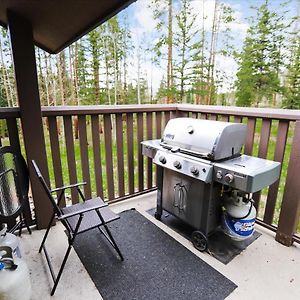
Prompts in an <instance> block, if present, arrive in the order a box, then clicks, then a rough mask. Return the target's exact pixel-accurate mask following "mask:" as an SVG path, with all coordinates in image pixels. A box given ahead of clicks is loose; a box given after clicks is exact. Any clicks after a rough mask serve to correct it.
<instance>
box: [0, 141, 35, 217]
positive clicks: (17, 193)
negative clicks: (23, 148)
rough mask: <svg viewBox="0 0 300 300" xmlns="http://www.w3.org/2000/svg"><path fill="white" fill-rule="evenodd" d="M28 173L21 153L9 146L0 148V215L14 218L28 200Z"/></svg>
mask: <svg viewBox="0 0 300 300" xmlns="http://www.w3.org/2000/svg"><path fill="white" fill-rule="evenodd" d="M28 190H29V174H28V168H27V165H26V162H25V160H24V158H23V156H22V155H21V153H19V152H17V151H15V150H14V148H12V147H10V146H5V147H1V148H0V217H1V220H2V221H6V220H9V219H15V218H16V217H17V216H19V214H20V213H21V212H22V209H23V207H24V205H25V203H26V201H28Z"/></svg>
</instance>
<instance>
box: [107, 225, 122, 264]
mask: <svg viewBox="0 0 300 300" xmlns="http://www.w3.org/2000/svg"><path fill="white" fill-rule="evenodd" d="M103 226H104V228H105V231H106V232H107V234H108V236H109V238H110V240H111V242H112V243H113V245H114V248H115V249H116V251H117V252H118V254H119V256H120V258H121V260H124V257H123V255H122V253H121V250H120V249H119V247H118V245H117V243H116V241H115V240H114V238H113V236H112V234H111V232H110V230H109V228H108V226H107V225H106V224H105V223H104V224H103Z"/></svg>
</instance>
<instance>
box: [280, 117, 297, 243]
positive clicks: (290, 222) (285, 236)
mask: <svg viewBox="0 0 300 300" xmlns="http://www.w3.org/2000/svg"><path fill="white" fill-rule="evenodd" d="M299 170H300V121H296V126H295V132H294V138H293V144H292V150H291V155H290V161H289V165H288V173H287V177H286V184H285V189H284V195H283V200H282V206H281V211H280V216H279V222H278V229H277V234H276V241H278V242H280V243H281V244H283V245H285V246H291V245H292V243H293V235H294V233H295V231H296V227H297V224H298V221H299V213H300V178H299Z"/></svg>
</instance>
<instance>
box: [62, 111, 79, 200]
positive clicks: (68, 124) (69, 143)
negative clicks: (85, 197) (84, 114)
mask: <svg viewBox="0 0 300 300" xmlns="http://www.w3.org/2000/svg"><path fill="white" fill-rule="evenodd" d="M63 120H64V134H65V140H66V150H67V161H68V169H69V180H70V183H71V184H72V183H77V173H76V160H75V150H74V139H73V128H72V117H71V116H70V115H68V116H64V117H63ZM71 195H72V203H73V204H74V203H78V201H79V197H78V193H77V191H76V190H74V189H71Z"/></svg>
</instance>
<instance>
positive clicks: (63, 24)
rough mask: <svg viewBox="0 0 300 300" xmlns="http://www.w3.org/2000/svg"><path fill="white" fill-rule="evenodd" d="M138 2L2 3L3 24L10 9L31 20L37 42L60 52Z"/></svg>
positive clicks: (28, 0)
mask: <svg viewBox="0 0 300 300" xmlns="http://www.w3.org/2000/svg"><path fill="white" fill-rule="evenodd" d="M134 1H136V0H129V1H124V0H123V1H120V0H109V1H108V0H42V1H38V0H1V1H0V24H1V25H2V26H4V27H7V10H10V11H12V12H14V13H16V14H18V15H20V16H21V17H23V18H26V19H27V20H29V21H30V22H31V24H32V28H33V38H34V42H35V44H36V45H37V46H39V47H40V48H42V49H44V50H46V51H47V52H49V53H58V52H60V51H61V50H62V49H64V48H65V47H67V46H69V45H70V44H72V43H73V42H75V41H76V40H78V39H79V38H80V37H82V36H83V35H85V34H86V33H88V32H89V31H91V30H92V29H94V28H95V27H97V26H98V25H100V24H102V23H103V22H105V21H106V20H108V19H109V18H110V17H112V16H114V15H115V14H117V13H118V12H119V11H121V10H122V9H124V8H126V7H127V6H128V5H129V4H131V3H132V2H134Z"/></svg>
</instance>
